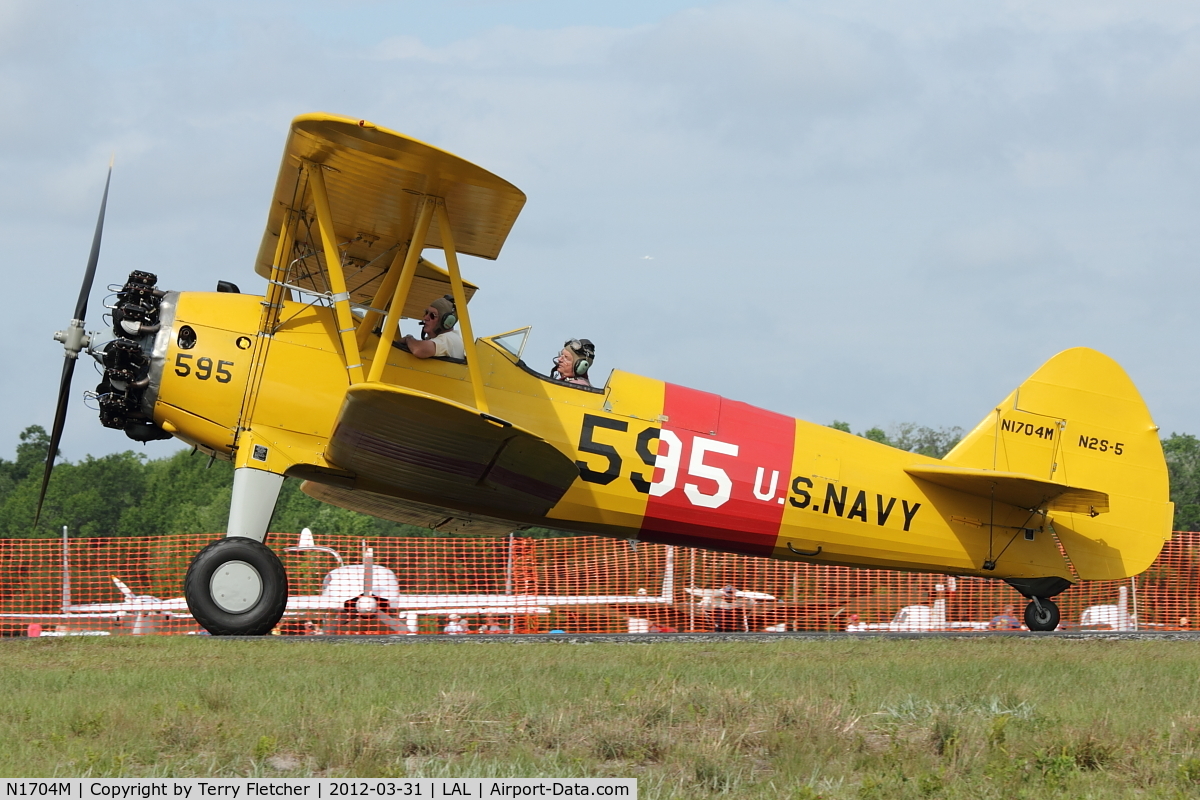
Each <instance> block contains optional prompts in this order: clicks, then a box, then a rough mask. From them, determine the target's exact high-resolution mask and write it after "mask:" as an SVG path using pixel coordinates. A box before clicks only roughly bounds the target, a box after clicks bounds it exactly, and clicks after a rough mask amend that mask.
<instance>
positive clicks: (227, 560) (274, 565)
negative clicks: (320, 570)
mask: <svg viewBox="0 0 1200 800" xmlns="http://www.w3.org/2000/svg"><path fill="white" fill-rule="evenodd" d="M183 595H184V598H185V599H186V600H187V605H188V609H189V610H190V611H191V612H192V616H193V617H195V618H196V621H197V622H199V623H200V624H201V625H202V626H204V628H205V630H207V631H208V632H209V633H211V634H213V635H214V636H262V635H264V634H267V633H270V632H271V629H272V628H274V627H275V625H276V623H278V622H279V620H280V618H281V617H282V616H283V612H284V610H285V609H286V608H287V597H288V585H287V572H286V571H284V568H283V562H282V561H280V560H279V556H277V555H275V552H274V551H273V550H271V548H269V547H267V546H266V545H265V544H263V543H262V542H258V541H255V540H254V539H247V538H244V537H241V536H231V537H228V538H225V539H218V540H217V541H215V542H213V543H212V544H210V545H209V546H208V547H205V548H204V549H203V550H201V551H200V552H199V553H197V554H196V557H195V558H194V559H192V563H191V566H189V567H188V571H187V576H186V577H185V578H184V579H183Z"/></svg>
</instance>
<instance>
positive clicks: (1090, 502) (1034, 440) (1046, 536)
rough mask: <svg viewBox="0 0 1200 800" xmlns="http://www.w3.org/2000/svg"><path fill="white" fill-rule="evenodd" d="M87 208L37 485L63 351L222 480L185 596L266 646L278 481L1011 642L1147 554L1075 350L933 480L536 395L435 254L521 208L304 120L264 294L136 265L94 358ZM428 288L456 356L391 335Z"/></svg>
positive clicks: (807, 429)
mask: <svg viewBox="0 0 1200 800" xmlns="http://www.w3.org/2000/svg"><path fill="white" fill-rule="evenodd" d="M109 174H110V177H111V166H110V171H109ZM107 195H108V189H107V185H106V188H105V200H104V201H103V202H102V204H101V212H100V219H99V222H98V224H97V228H96V237H95V240H94V242H93V247H92V255H91V258H90V260H89V263H88V269H87V273H86V276H85V280H84V286H83V291H82V292H81V295H80V301H79V304H78V305H77V308H76V314H75V319H74V320H73V321H72V323H71V325H70V327H69V328H68V329H67V330H65V331H61V332H59V333H58V334H56V338H57V339H58V340H59V341H62V342H63V343H64V346H65V347H66V349H67V358H66V362H65V364H64V370H63V379H62V384H61V386H60V394H59V405H58V413H57V415H56V418H55V425H54V429H53V431H52V444H51V448H50V454H51V456H50V457H49V458H48V460H47V465H46V473H45V476H46V479H48V477H49V474H50V468H51V466H52V459H53V454H54V453H55V452H56V450H57V446H58V442H59V438H60V437H61V433H62V424H63V420H64V419H65V412H66V395H67V392H68V390H69V385H70V379H71V372H72V370H73V369H74V363H75V358H76V357H77V355H78V353H79V352H80V351H81V350H84V349H87V350H89V351H90V352H92V353H93V355H95V356H96V357H97V358H99V359H100V360H101V361H102V362H103V364H104V380H103V382H102V384H101V385H100V387H99V389H98V390H97V395H98V399H99V404H100V416H101V420H102V422H103V423H104V424H105V425H107V426H109V427H113V428H119V429H121V430H124V431H125V433H126V434H127V435H128V436H130V437H131V438H133V439H135V440H138V441H147V440H150V439H158V438H169V437H175V438H178V439H180V440H182V441H184V442H187V443H189V444H191V445H194V446H195V447H197V448H199V449H200V450H201V451H203V452H205V453H207V454H210V455H212V456H214V457H216V458H221V459H228V460H230V461H232V462H233V464H234V467H235V469H234V484H233V499H232V503H231V507H230V516H229V526H228V536H227V537H226V538H224V539H220V540H218V541H216V542H213V543H212V544H210V545H209V546H208V547H206V548H204V549H203V550H202V551H201V552H200V553H199V554H198V555H197V556H196V557H195V559H194V560H193V562H192V563H191V566H190V567H189V569H188V573H187V577H186V580H185V587H184V593H185V596H186V600H187V604H188V607H189V609H190V610H191V612H192V614H193V615H194V616H195V618H196V619H197V620H198V621H199V622H200V623H201V624H202V625H204V626H205V627H206V628H207V629H208V630H209V631H211V632H212V633H216V634H264V633H267V632H268V631H270V630H271V628H272V627H273V626H274V625H275V624H276V622H278V620H279V619H280V616H281V615H282V614H283V612H284V609H285V607H286V604H287V594H288V592H287V578H286V575H285V574H284V569H283V566H282V564H281V563H280V561H279V559H278V558H277V557H276V556H275V555H274V554H273V552H272V551H271V550H270V549H269V548H267V547H266V546H265V545H264V544H263V540H264V538H265V536H266V532H267V525H268V523H269V521H270V518H271V513H272V510H273V508H274V505H275V501H276V497H277V495H278V492H279V488H280V486H281V484H282V482H283V479H284V477H285V476H291V477H295V478H299V479H302V480H303V481H304V484H303V490H304V491H305V492H306V493H308V494H309V495H311V496H313V497H316V498H318V499H320V500H323V501H325V502H328V503H332V504H334V505H337V506H341V507H343V508H348V509H353V510H355V511H361V512H365V513H367V514H373V515H376V516H379V517H384V518H387V519H391V520H396V521H399V522H407V523H412V524H414V525H421V526H427V527H430V528H437V529H439V530H453V531H475V532H484V533H494V534H501V533H506V532H508V531H512V530H515V529H521V528H525V527H529V526H545V527H549V528H554V529H559V530H563V531H573V532H578V533H589V534H600V535H604V536H613V537H620V538H626V539H634V540H645V541H653V542H664V543H667V544H675V545H685V546H690V547H704V548H711V549H716V550H725V551H730V552H736V553H745V554H749V555H754V556H765V557H770V558H777V559H784V560H793V561H808V562H813V563H821V564H840V565H848V566H860V567H875V568H886V569H898V570H915V571H924V572H933V573H950V574H953V575H960V576H966V575H971V576H979V577H985V578H996V579H1001V580H1004V581H1006V582H1007V583H1009V584H1011V585H1012V586H1013V587H1015V588H1016V589H1017V590H1018V591H1020V592H1021V593H1022V594H1023V595H1024V596H1025V597H1027V598H1029V600H1030V603H1029V606H1028V608H1027V609H1026V612H1025V619H1026V622H1027V623H1028V625H1029V627H1030V628H1031V629H1033V630H1051V629H1053V628H1054V627H1055V626H1056V625H1057V623H1058V620H1059V614H1058V610H1057V608H1056V606H1055V604H1054V603H1053V602H1052V601H1051V600H1050V598H1052V597H1054V596H1056V595H1057V594H1059V593H1060V592H1062V591H1064V590H1065V589H1067V588H1068V587H1069V586H1071V585H1072V584H1073V583H1075V582H1077V581H1079V580H1093V579H1098V580H1113V579H1119V578H1125V577H1128V576H1130V575H1134V574H1137V573H1138V572H1141V571H1142V570H1144V569H1146V567H1148V566H1149V565H1150V563H1151V562H1152V561H1153V560H1154V559H1155V557H1156V556H1157V555H1158V553H1159V551H1160V550H1161V549H1162V546H1163V542H1164V541H1165V540H1166V539H1168V538H1169V537H1170V531H1171V521H1172V505H1171V503H1170V502H1169V500H1168V486H1167V468H1166V464H1165V461H1164V458H1163V452H1162V447H1161V445H1160V443H1159V438H1158V428H1157V427H1156V426H1155V424H1154V422H1153V420H1152V419H1151V417H1150V414H1149V412H1148V410H1147V409H1146V406H1145V404H1144V403H1143V401H1142V399H1141V397H1140V396H1139V394H1138V392H1137V390H1136V389H1135V388H1134V386H1133V383H1132V382H1131V381H1130V380H1129V378H1128V376H1126V374H1125V372H1124V371H1123V370H1122V369H1121V368H1120V367H1119V366H1118V365H1117V364H1116V363H1114V362H1113V361H1112V360H1111V359H1109V358H1107V357H1106V356H1103V355H1101V354H1100V353H1097V352H1095V351H1093V350H1088V349H1085V348H1076V349H1072V350H1067V351H1066V352H1063V353H1060V354H1058V355H1057V356H1054V357H1053V358H1052V359H1050V361H1048V362H1047V363H1046V364H1044V365H1043V366H1042V367H1041V368H1040V369H1039V370H1038V371H1037V372H1035V373H1034V374H1033V375H1032V376H1031V377H1030V378H1029V379H1028V380H1026V381H1025V382H1024V383H1022V384H1021V385H1020V386H1019V387H1018V388H1017V389H1016V390H1015V391H1013V393H1012V394H1010V395H1009V396H1008V397H1006V398H1004V400H1003V401H1001V402H1000V403H999V404H998V405H996V406H995V408H993V409H990V410H989V411H988V412H987V414H986V415H985V416H984V418H983V420H982V421H981V422H980V423H979V425H977V426H976V427H975V428H974V430H972V431H971V432H970V433H969V434H968V435H967V436H966V437H965V438H964V439H963V440H962V441H961V442H960V443H959V444H958V446H957V447H955V448H954V450H953V451H951V452H950V453H949V454H948V455H947V456H946V457H945V458H943V459H940V460H939V459H935V458H930V457H927V456H922V455H919V454H915V453H910V452H904V451H901V450H897V449H894V448H891V447H887V446H885V445H881V444H878V443H876V442H872V441H869V440H867V439H864V438H860V437H856V436H852V435H849V434H846V433H842V432H840V431H837V430H834V429H831V428H828V427H825V426H822V425H814V424H811V423H808V422H803V421H801V420H796V419H792V418H790V417H785V416H782V415H780V414H775V413H771V412H769V411H764V410H761V409H758V408H754V407H753V406H750V405H747V404H745V403H741V402H737V401H733V400H727V399H724V398H722V397H719V396H717V395H714V394H708V393H706V392H700V391H695V390H692V389H687V388H684V387H682V386H676V385H673V384H668V383H664V382H662V381H658V380H654V379H651V378H644V377H641V376H639V375H633V374H630V373H627V372H622V371H620V370H614V371H613V372H612V374H611V375H610V377H609V378H608V381H607V383H606V384H605V385H604V386H603V387H602V388H592V387H590V386H586V385H581V384H576V383H568V382H564V381H561V380H555V379H553V378H551V377H550V376H547V375H544V374H540V373H538V372H537V371H535V370H533V369H531V368H530V367H529V366H528V365H526V363H525V362H524V361H523V360H522V359H521V353H522V349H523V346H524V337H525V335H526V334H527V332H528V331H527V330H519V331H513V332H508V333H505V334H500V335H497V336H490V337H483V338H480V339H476V338H475V336H474V331H473V330H472V325H471V316H470V313H469V308H470V302H471V300H472V298H473V296H474V295H475V292H476V287H475V286H474V285H473V284H471V283H468V282H467V281H465V280H463V278H462V276H461V274H460V271H459V263H458V257H459V255H460V254H469V255H472V256H477V257H480V258H486V259H495V258H497V257H498V256H499V254H500V250H501V248H502V246H503V245H504V242H505V239H506V238H507V237H508V234H509V231H510V229H511V228H512V226H513V223H514V222H515V221H516V218H517V215H518V214H519V213H520V211H521V208H522V206H523V205H524V203H525V195H524V194H523V193H522V192H521V191H520V190H518V189H517V188H516V187H515V186H513V185H512V184H510V183H508V182H507V181H504V180H502V179H501V178H499V177H497V176H496V175H493V174H492V173H490V172H488V171H487V170H484V169H482V168H481V167H478V166H475V165H474V164H471V163H469V162H467V161H464V160H463V159H461V158H458V157H457V156H454V155H451V154H450V153H447V152H445V151H442V150H439V149H437V148H435V147H432V146H430V145H427V144H424V143H422V142H419V141H416V140H414V139H411V138H409V137H406V136H403V135H401V134H398V133H395V132H393V131H390V130H387V129H384V128H381V127H378V126H376V125H373V124H371V123H369V122H366V121H364V120H356V119H350V118H346V117H339V116H332V115H328V114H308V115H304V116H301V117H297V118H296V119H295V120H294V121H293V122H292V126H291V131H290V133H289V135H288V138H287V144H286V146H285V148H284V154H283V163H282V166H281V167H280V170H279V178H278V181H277V183H276V186H275V195H274V197H273V198H272V202H271V206H270V211H269V213H268V217H267V228H266V232H265V233H264V234H263V239H262V245H261V247H260V248H259V251H258V257H257V261H256V263H255V270H256V271H257V272H258V274H259V275H261V276H262V277H263V278H264V279H265V280H266V288H265V293H264V294H263V295H254V294H242V293H240V292H239V291H238V290H237V287H236V286H234V285H233V284H227V283H224V282H222V283H221V284H220V285H219V286H218V291H216V292H211V293H208V292H177V291H165V290H162V289H159V288H158V287H157V277H156V276H154V275H151V274H148V273H143V272H134V273H133V274H131V275H130V276H129V279H128V281H127V282H126V283H125V285H124V286H123V287H122V289H121V291H120V293H119V294H118V299H117V303H116V305H115V307H114V308H113V324H114V332H115V333H116V334H117V337H118V338H116V339H114V340H112V341H110V342H108V343H106V344H104V345H103V346H100V345H92V343H91V337H90V336H89V335H88V334H86V333H85V332H84V322H83V320H84V312H85V311H86V302H87V296H88V293H89V292H90V289H91V283H92V278H93V276H94V274H95V267H96V261H97V257H98V252H99V246H100V236H101V231H102V227H103V220H104V208H105V204H106V202H107ZM428 248H440V249H441V250H442V252H443V254H444V259H445V267H444V268H443V267H441V266H438V265H436V264H434V263H432V262H431V261H427V260H425V258H424V257H423V254H424V251H425V250H426V249H428ZM447 296H448V297H449V298H451V299H452V301H453V305H452V307H453V309H454V311H455V313H456V316H457V318H458V329H459V330H460V331H461V336H462V346H463V355H464V357H463V358H455V357H453V356H452V355H447V356H443V357H437V356H434V357H427V358H418V357H417V355H415V354H414V352H413V350H414V349H415V348H412V347H409V346H406V344H405V341H404V340H401V339H400V338H398V335H397V331H398V326H399V322H400V319H401V318H410V319H421V318H422V317H423V316H424V315H425V314H426V310H427V309H428V308H429V307H430V305H431V303H434V302H435V301H437V300H438V299H439V298H443V297H447ZM42 491H43V496H44V492H45V481H43V487H42ZM38 509H39V513H40V509H41V500H40V499H39V503H38Z"/></svg>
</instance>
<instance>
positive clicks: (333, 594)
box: [0, 528, 675, 634]
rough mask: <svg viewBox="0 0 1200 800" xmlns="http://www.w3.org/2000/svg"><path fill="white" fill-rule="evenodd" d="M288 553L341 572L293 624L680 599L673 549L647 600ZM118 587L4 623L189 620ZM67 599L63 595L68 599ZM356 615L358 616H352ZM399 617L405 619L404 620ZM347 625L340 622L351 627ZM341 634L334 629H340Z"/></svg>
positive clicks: (392, 624)
mask: <svg viewBox="0 0 1200 800" xmlns="http://www.w3.org/2000/svg"><path fill="white" fill-rule="evenodd" d="M287 552H289V553H303V552H319V553H326V554H328V555H330V556H332V557H333V558H334V560H335V561H336V562H337V565H338V566H337V567H336V568H334V569H333V570H331V571H330V572H329V573H328V574H326V576H325V578H324V580H323V581H322V583H321V593H320V594H318V595H297V596H290V597H288V600H287V610H286V611H285V612H284V614H285V617H284V618H285V619H286V618H287V617H292V618H296V617H303V616H305V615H314V614H343V613H344V614H346V615H347V620H348V619H352V618H354V617H357V618H359V619H364V618H365V619H371V618H374V619H376V620H377V621H379V622H381V623H382V624H384V625H385V626H387V627H388V628H390V629H391V630H392V631H394V632H396V633H404V634H416V632H417V630H418V620H419V618H420V617H422V616H450V615H457V616H459V617H465V616H470V615H495V616H510V615H513V616H531V615H532V616H536V615H546V614H549V613H550V609H551V608H552V607H556V606H582V605H670V604H671V603H673V602H674V593H675V549H674V548H673V547H668V548H667V557H666V565H665V569H664V571H663V584H662V592H661V593H660V594H658V595H650V594H646V593H645V591H644V590H639V591H640V593H639V594H634V595H588V594H584V595H543V594H402V593H401V592H400V582H399V580H397V578H396V573H394V572H393V571H392V570H390V569H388V568H387V567H384V566H382V565H380V564H376V563H375V553H374V549H373V548H371V547H367V545H366V543H365V542H364V543H363V560H362V563H360V564H346V563H345V562H344V561H343V560H342V557H341V554H339V553H338V552H337V551H336V550H334V549H333V548H331V547H322V546H319V545H317V544H316V542H315V541H314V539H313V534H312V531H311V530H309V529H308V528H305V529H304V530H303V531H301V533H300V540H299V542H298V544H297V545H296V546H295V547H289V548H287ZM112 580H113V583H114V584H115V585H116V587H117V589H118V590H119V591H120V592H121V600H120V601H119V602H115V603H76V604H71V603H69V602H65V603H64V605H63V612H64V613H61V614H6V615H0V617H11V618H18V617H19V618H20V619H30V620H31V621H33V620H44V621H57V622H60V623H63V622H66V621H69V620H71V621H74V620H84V619H86V620H114V619H116V620H122V619H124V618H126V617H130V618H132V619H133V633H135V634H145V633H152V632H154V631H155V630H156V629H158V628H160V627H161V626H162V623H164V622H166V621H167V620H170V619H183V618H187V619H191V617H192V615H191V612H190V611H189V610H188V607H187V601H186V600H185V599H184V598H182V597H173V598H169V599H165V600H164V599H160V598H158V597H154V596H153V595H139V594H135V593H134V592H133V590H132V589H130V588H129V587H128V586H127V585H126V584H125V582H124V581H122V580H121V579H120V578H117V577H116V576H113V578H112ZM68 597H69V590H67V589H66V588H65V583H64V599H67V598H68ZM223 600H224V602H226V603H229V604H230V605H231V606H232V607H236V606H237V604H238V603H239V602H242V598H240V597H238V596H237V595H236V593H235V592H231V593H230V595H229V596H227V597H224V598H223ZM350 615H353V617H351V616H350ZM397 617H403V619H398V618H397ZM347 620H342V621H347ZM335 627H336V626H335Z"/></svg>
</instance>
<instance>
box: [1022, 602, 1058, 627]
mask: <svg viewBox="0 0 1200 800" xmlns="http://www.w3.org/2000/svg"><path fill="white" fill-rule="evenodd" d="M1058 620H1059V613H1058V606H1057V605H1055V604H1054V601H1053V600H1048V599H1046V598H1044V597H1031V598H1030V600H1029V605H1027V606H1025V626H1026V627H1028V628H1029V630H1031V631H1052V630H1054V629H1055V628H1057V627H1058Z"/></svg>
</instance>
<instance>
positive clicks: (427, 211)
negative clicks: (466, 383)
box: [362, 197, 466, 382]
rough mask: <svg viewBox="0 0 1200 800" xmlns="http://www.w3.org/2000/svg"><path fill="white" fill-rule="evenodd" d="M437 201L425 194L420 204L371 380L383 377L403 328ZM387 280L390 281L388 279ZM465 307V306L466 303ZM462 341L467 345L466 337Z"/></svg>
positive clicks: (369, 378)
mask: <svg viewBox="0 0 1200 800" xmlns="http://www.w3.org/2000/svg"><path fill="white" fill-rule="evenodd" d="M436 202H437V200H436V199H434V198H432V197H426V198H425V200H424V201H423V202H422V203H421V211H420V213H419V214H418V215H417V227H416V230H415V231H414V232H413V238H412V240H411V241H410V242H409V243H408V253H407V255H405V256H404V268H403V271H402V272H401V273H400V277H399V279H398V280H397V281H396V288H395V293H394V294H393V295H392V302H391V305H389V306H388V307H387V309H388V312H387V316H386V317H385V318H384V322H383V330H381V331H380V332H379V342H378V343H377V344H376V345H375V359H374V360H373V361H372V362H371V372H370V374H369V375H368V376H367V380H369V381H372V382H378V381H379V380H381V379H382V378H383V368H384V367H386V366H387V359H388V353H389V352H390V351H391V346H392V341H393V340H394V339H395V338H396V331H397V330H399V328H400V317H401V316H402V315H403V314H404V302H405V300H407V299H408V291H409V289H410V288H412V282H413V276H414V275H416V274H417V262H418V261H420V260H421V246H420V244H419V242H423V241H425V236H426V234H427V233H429V223H430V222H431V221H432V220H433V207H434V205H435V203H436ZM395 272H396V264H395V263H394V262H393V264H392V268H391V269H390V270H389V271H388V277H391V275H392V274H393V273H395ZM384 283H385V284H386V283H387V280H386V279H385V280H384ZM382 292H383V288H382V287H380V293H381V294H382ZM463 308H464V309H465V308H466V306H465V305H464V306H463ZM459 316H462V315H461V314H460V315H459ZM366 324H367V320H366V318H364V319H363V322H362V325H363V327H364V328H365V326H366ZM463 343H464V344H466V339H465V338H464V340H463Z"/></svg>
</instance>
